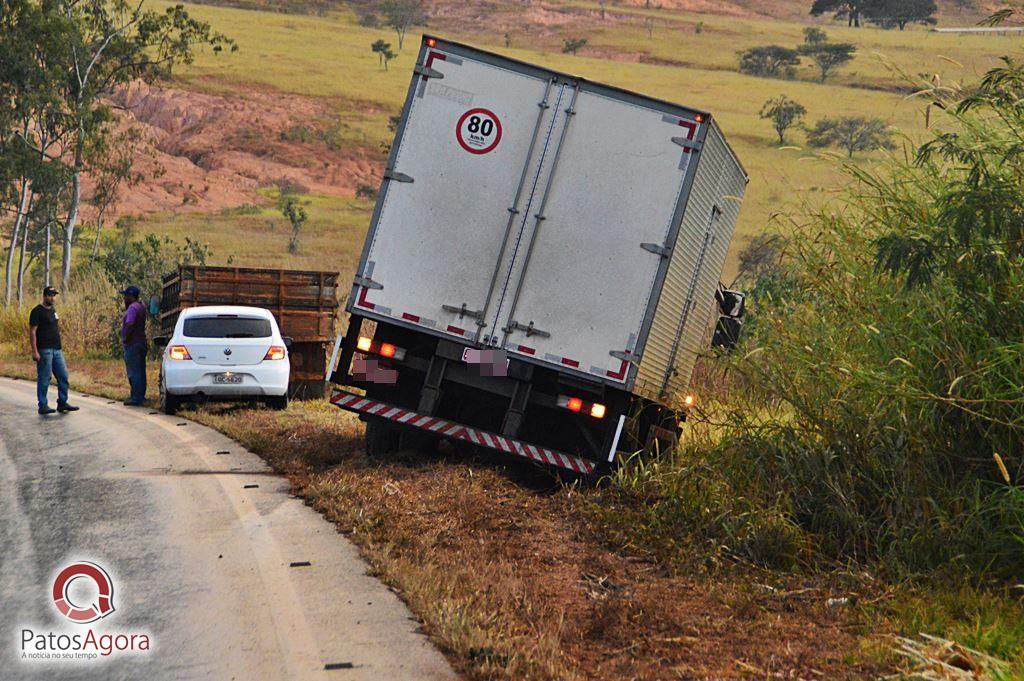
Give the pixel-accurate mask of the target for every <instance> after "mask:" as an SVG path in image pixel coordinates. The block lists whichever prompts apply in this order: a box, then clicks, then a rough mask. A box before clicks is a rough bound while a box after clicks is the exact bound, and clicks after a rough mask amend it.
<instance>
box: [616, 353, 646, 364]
mask: <svg viewBox="0 0 1024 681" xmlns="http://www.w3.org/2000/svg"><path fill="white" fill-rule="evenodd" d="M608 354H609V355H611V356H612V357H614V358H615V359H621V360H622V361H623V362H629V363H630V364H639V363H640V355H637V354H635V353H632V352H630V351H629V350H626V351H625V352H623V351H622V350H612V351H611V352H609V353H608Z"/></svg>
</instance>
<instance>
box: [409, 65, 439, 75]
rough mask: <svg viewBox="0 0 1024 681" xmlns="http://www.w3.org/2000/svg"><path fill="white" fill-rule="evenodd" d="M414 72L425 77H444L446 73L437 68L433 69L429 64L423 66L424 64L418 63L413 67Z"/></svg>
mask: <svg viewBox="0 0 1024 681" xmlns="http://www.w3.org/2000/svg"><path fill="white" fill-rule="evenodd" d="M412 72H413V73H415V74H416V75H418V76H423V77H424V78H444V74H443V73H441V72H440V71H438V70H437V69H432V68H430V67H429V66H423V65H422V64H417V65H416V66H415V67H413V69H412Z"/></svg>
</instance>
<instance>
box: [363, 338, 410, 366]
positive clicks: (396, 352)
mask: <svg viewBox="0 0 1024 681" xmlns="http://www.w3.org/2000/svg"><path fill="white" fill-rule="evenodd" d="M356 350H359V351H360V352H365V353H367V354H371V355H380V356H381V357H387V358H388V359H396V360H398V361H399V362H401V361H402V360H403V359H405V348H400V347H398V346H396V345H393V344H391V343H378V342H376V341H375V340H373V339H372V338H367V337H366V336H360V337H359V340H357V341H356Z"/></svg>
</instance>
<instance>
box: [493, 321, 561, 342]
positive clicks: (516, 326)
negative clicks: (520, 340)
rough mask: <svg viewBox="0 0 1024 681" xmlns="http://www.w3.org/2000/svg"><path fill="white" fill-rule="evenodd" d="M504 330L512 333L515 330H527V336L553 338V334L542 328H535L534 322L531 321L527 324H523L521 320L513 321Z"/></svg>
mask: <svg viewBox="0 0 1024 681" xmlns="http://www.w3.org/2000/svg"><path fill="white" fill-rule="evenodd" d="M502 331H504V332H505V333H512V332H513V331H524V332H526V337H527V338H529V337H530V336H540V337H541V338H551V334H550V333H548V332H547V331H541V330H540V329H537V328H534V326H533V322H530V323H529V324H527V325H526V326H523V325H522V324H520V323H519V322H516V321H513V322H511V323H510V324H509V325H508V326H506V327H505V328H504V329H502Z"/></svg>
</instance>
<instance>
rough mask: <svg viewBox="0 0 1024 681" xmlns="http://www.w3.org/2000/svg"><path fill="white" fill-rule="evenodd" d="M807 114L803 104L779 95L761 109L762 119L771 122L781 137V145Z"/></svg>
mask: <svg viewBox="0 0 1024 681" xmlns="http://www.w3.org/2000/svg"><path fill="white" fill-rule="evenodd" d="M806 113H807V109H805V108H804V105H803V104H800V103H799V102H796V101H794V100H792V99H790V98H789V97H787V96H786V95H779V96H778V97H776V98H775V99H769V100H768V101H767V102H765V103H764V106H763V107H761V118H762V119H765V120H770V121H771V122H772V127H774V128H775V132H776V133H778V135H779V144H785V143H786V131H787V130H789V129H790V128H792V127H793V126H794V125H796V124H797V123H799V122H800V119H801V118H803V117H804V115H805V114H806Z"/></svg>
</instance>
